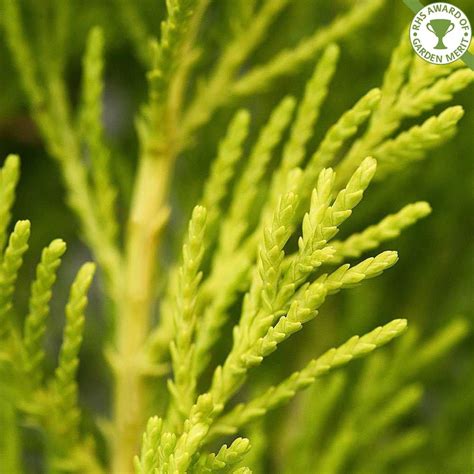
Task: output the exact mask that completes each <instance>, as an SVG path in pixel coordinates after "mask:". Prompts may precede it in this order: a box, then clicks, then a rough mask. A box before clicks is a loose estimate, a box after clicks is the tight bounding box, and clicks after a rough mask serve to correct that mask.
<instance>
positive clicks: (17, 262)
mask: <svg viewBox="0 0 474 474" xmlns="http://www.w3.org/2000/svg"><path fill="white" fill-rule="evenodd" d="M29 237H30V221H26V220H25V221H18V222H17V223H16V224H15V228H14V229H13V232H12V233H11V235H10V238H9V240H8V245H7V248H6V249H5V253H4V254H3V259H2V262H1V265H0V338H2V339H3V338H4V337H5V336H6V335H7V334H8V333H9V332H10V330H11V329H12V324H13V321H11V320H10V319H9V316H10V312H11V309H12V307H13V302H12V297H13V292H14V290H15V283H16V280H17V277H18V270H19V269H20V267H21V265H22V263H23V255H24V254H25V252H26V251H27V250H28V239H29Z"/></svg>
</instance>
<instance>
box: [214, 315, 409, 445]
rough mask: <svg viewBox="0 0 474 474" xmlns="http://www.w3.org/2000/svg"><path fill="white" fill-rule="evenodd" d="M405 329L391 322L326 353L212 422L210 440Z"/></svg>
mask: <svg viewBox="0 0 474 474" xmlns="http://www.w3.org/2000/svg"><path fill="white" fill-rule="evenodd" d="M406 327H407V322H406V320H405V319H395V320H393V321H391V322H390V323H388V324H386V325H385V326H380V327H378V328H376V329H374V330H373V331H371V332H369V333H367V334H365V335H364V336H361V337H359V336H353V337H352V338H350V339H349V340H348V341H347V342H345V343H344V344H343V345H341V346H339V347H337V348H333V349H330V350H329V351H327V352H325V353H324V354H323V355H322V356H320V357H318V358H317V359H314V360H312V361H311V362H309V364H308V365H307V366H306V367H305V368H304V369H302V370H301V371H299V372H295V373H293V374H292V375H291V376H290V377H288V378H287V379H285V380H284V381H283V382H281V383H280V384H278V385H277V386H274V387H270V388H269V389H268V390H267V391H266V392H265V393H263V394H262V395H260V396H258V397H256V398H255V399H253V400H251V401H250V402H248V403H241V404H239V405H237V406H236V407H235V408H233V409H232V410H231V411H229V412H228V413H227V414H226V415H224V416H223V417H221V418H219V419H218V420H217V421H216V423H215V425H214V426H213V428H212V430H211V432H210V437H211V438H212V437H213V436H216V435H218V434H232V433H236V432H237V430H238V429H240V428H241V427H242V426H245V425H246V424H248V423H250V422H251V421H253V420H255V419H256V418H259V417H262V416H263V415H264V414H265V413H266V412H267V411H269V410H273V409H274V408H276V407H278V406H280V405H282V404H284V403H287V402H288V401H289V400H290V399H291V398H293V397H294V396H295V394H296V392H298V391H300V390H303V389H305V388H307V387H308V386H309V385H311V384H312V383H313V382H314V380H315V378H317V377H320V376H322V375H324V374H326V373H327V372H328V371H330V370H333V369H335V368H337V367H340V366H342V365H345V364H347V363H349V362H350V361H351V360H353V359H355V358H357V357H363V356H365V355H366V354H368V353H369V352H371V351H373V350H375V349H377V348H378V347H381V346H383V345H385V344H387V343H388V342H390V341H391V340H392V339H393V338H395V337H398V336H400V335H401V334H402V333H403V332H404V331H405V330H406Z"/></svg>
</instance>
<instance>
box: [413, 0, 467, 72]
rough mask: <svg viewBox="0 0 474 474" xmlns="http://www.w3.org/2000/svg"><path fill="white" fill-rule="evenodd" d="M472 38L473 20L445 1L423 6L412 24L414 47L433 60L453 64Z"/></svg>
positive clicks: (429, 60)
mask: <svg viewBox="0 0 474 474" xmlns="http://www.w3.org/2000/svg"><path fill="white" fill-rule="evenodd" d="M471 38H472V29H471V24H470V23H469V20H468V18H467V16H466V15H465V13H464V12H463V11H462V10H460V9H459V8H458V7H455V6H454V5H451V4H450V3H445V2H437V3H431V4H430V5H427V6H426V7H423V8H422V9H421V10H419V11H418V13H417V14H416V15H415V18H413V21H412V23H411V26H410V39H411V43H412V45H413V49H414V50H415V52H416V54H418V56H420V57H421V58H423V59H424V60H425V61H428V62H430V63H432V64H449V63H452V62H454V61H456V60H457V59H460V58H461V57H463V56H464V54H465V53H466V52H467V49H468V48H469V45H470V43H471Z"/></svg>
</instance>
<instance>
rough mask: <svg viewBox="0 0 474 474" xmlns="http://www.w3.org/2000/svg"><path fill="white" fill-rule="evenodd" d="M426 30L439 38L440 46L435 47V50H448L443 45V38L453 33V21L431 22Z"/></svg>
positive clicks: (438, 20) (437, 20)
mask: <svg viewBox="0 0 474 474" xmlns="http://www.w3.org/2000/svg"><path fill="white" fill-rule="evenodd" d="M426 28H428V30H429V31H430V32H431V33H433V34H435V35H436V37H437V38H438V44H437V45H436V46H435V49H448V48H447V47H446V45H445V44H444V43H443V38H444V37H445V36H446V35H447V34H448V33H449V32H450V31H453V28H454V23H452V22H451V20H447V19H443V18H438V19H435V20H431V21H430V22H429V23H428V24H427V25H426Z"/></svg>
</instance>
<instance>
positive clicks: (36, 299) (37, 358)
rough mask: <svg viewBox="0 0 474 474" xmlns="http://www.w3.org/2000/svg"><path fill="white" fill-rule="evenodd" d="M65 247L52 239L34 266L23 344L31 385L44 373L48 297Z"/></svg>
mask: <svg viewBox="0 0 474 474" xmlns="http://www.w3.org/2000/svg"><path fill="white" fill-rule="evenodd" d="M65 251H66V244H65V243H64V242H63V241H62V240H61V239H56V240H53V241H52V242H51V244H49V246H48V247H46V248H45V249H44V250H43V253H42V254H41V261H40V263H39V264H38V266H37V267H36V278H35V280H34V282H33V284H32V285H31V294H30V302H29V312H28V315H27V317H26V319H25V326H24V336H23V344H24V347H25V353H24V364H25V370H26V372H27V374H28V377H29V379H30V380H31V381H32V386H33V387H37V386H38V385H39V384H40V383H41V381H42V379H43V375H44V374H43V368H42V362H43V359H44V356H45V354H44V350H43V348H42V343H43V337H44V334H45V332H46V319H47V316H48V313H49V301H50V300H51V296H52V286H53V284H54V282H55V281H56V271H57V269H58V267H59V265H60V264H61V257H62V256H63V254H64V252H65Z"/></svg>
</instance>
